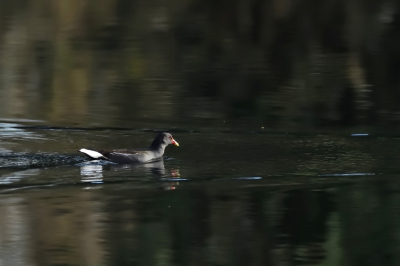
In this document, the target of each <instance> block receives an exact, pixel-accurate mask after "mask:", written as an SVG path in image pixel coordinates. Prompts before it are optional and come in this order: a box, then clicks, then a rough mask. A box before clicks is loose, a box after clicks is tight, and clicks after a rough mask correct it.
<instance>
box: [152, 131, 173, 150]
mask: <svg viewBox="0 0 400 266" xmlns="http://www.w3.org/2000/svg"><path fill="white" fill-rule="evenodd" d="M169 144H174V145H175V146H179V144H178V142H176V140H174V138H173V137H172V135H171V134H169V133H167V132H162V133H160V134H158V135H157V137H156V138H155V139H154V141H153V143H152V144H151V148H158V147H160V146H162V145H165V146H167V145H169Z"/></svg>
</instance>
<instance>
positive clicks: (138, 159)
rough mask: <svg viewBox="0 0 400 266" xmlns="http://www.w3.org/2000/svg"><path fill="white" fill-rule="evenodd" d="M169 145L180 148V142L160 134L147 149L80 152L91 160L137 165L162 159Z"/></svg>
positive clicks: (86, 150) (165, 134)
mask: <svg viewBox="0 0 400 266" xmlns="http://www.w3.org/2000/svg"><path fill="white" fill-rule="evenodd" d="M169 144H174V145H175V146H179V144H178V142H177V141H176V140H174V138H173V137H172V135H171V134H170V133H167V132H162V133H160V134H158V135H157V136H156V137H155V139H154V140H153V143H151V145H150V147H149V148H147V149H133V150H127V149H123V150H99V151H95V150H88V149H80V150H79V151H80V152H82V153H84V154H86V155H87V156H88V157H89V158H90V159H93V160H95V159H103V160H108V161H110V162H113V163H119V164H137V163H147V162H152V161H155V160H157V159H159V158H161V157H162V156H163V154H164V150H165V148H166V147H167V146H168V145H169Z"/></svg>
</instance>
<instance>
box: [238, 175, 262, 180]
mask: <svg viewBox="0 0 400 266" xmlns="http://www.w3.org/2000/svg"><path fill="white" fill-rule="evenodd" d="M232 179H236V180H260V179H262V177H261V176H245V177H234V178H232Z"/></svg>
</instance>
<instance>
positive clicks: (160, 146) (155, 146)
mask: <svg viewBox="0 0 400 266" xmlns="http://www.w3.org/2000/svg"><path fill="white" fill-rule="evenodd" d="M165 147H167V145H166V144H163V143H162V144H160V143H154V142H153V144H151V146H150V150H152V151H153V152H156V153H158V154H159V155H160V156H161V155H163V154H164V150H165Z"/></svg>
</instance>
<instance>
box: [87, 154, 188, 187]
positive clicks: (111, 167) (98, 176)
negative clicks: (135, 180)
mask: <svg viewBox="0 0 400 266" xmlns="http://www.w3.org/2000/svg"><path fill="white" fill-rule="evenodd" d="M104 171H133V172H136V173H143V172H144V173H150V174H151V175H152V176H154V177H156V178H157V179H158V180H162V181H165V180H168V181H170V180H171V179H175V178H178V179H179V178H180V173H179V169H170V170H169V171H168V170H167V169H165V166H164V159H160V160H157V161H154V162H150V163H144V164H104V163H102V161H101V160H95V161H89V162H87V163H85V164H83V165H81V181H82V182H90V183H103V173H104ZM178 185H179V182H165V183H164V184H163V189H165V190H173V189H176V187H177V186H178Z"/></svg>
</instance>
